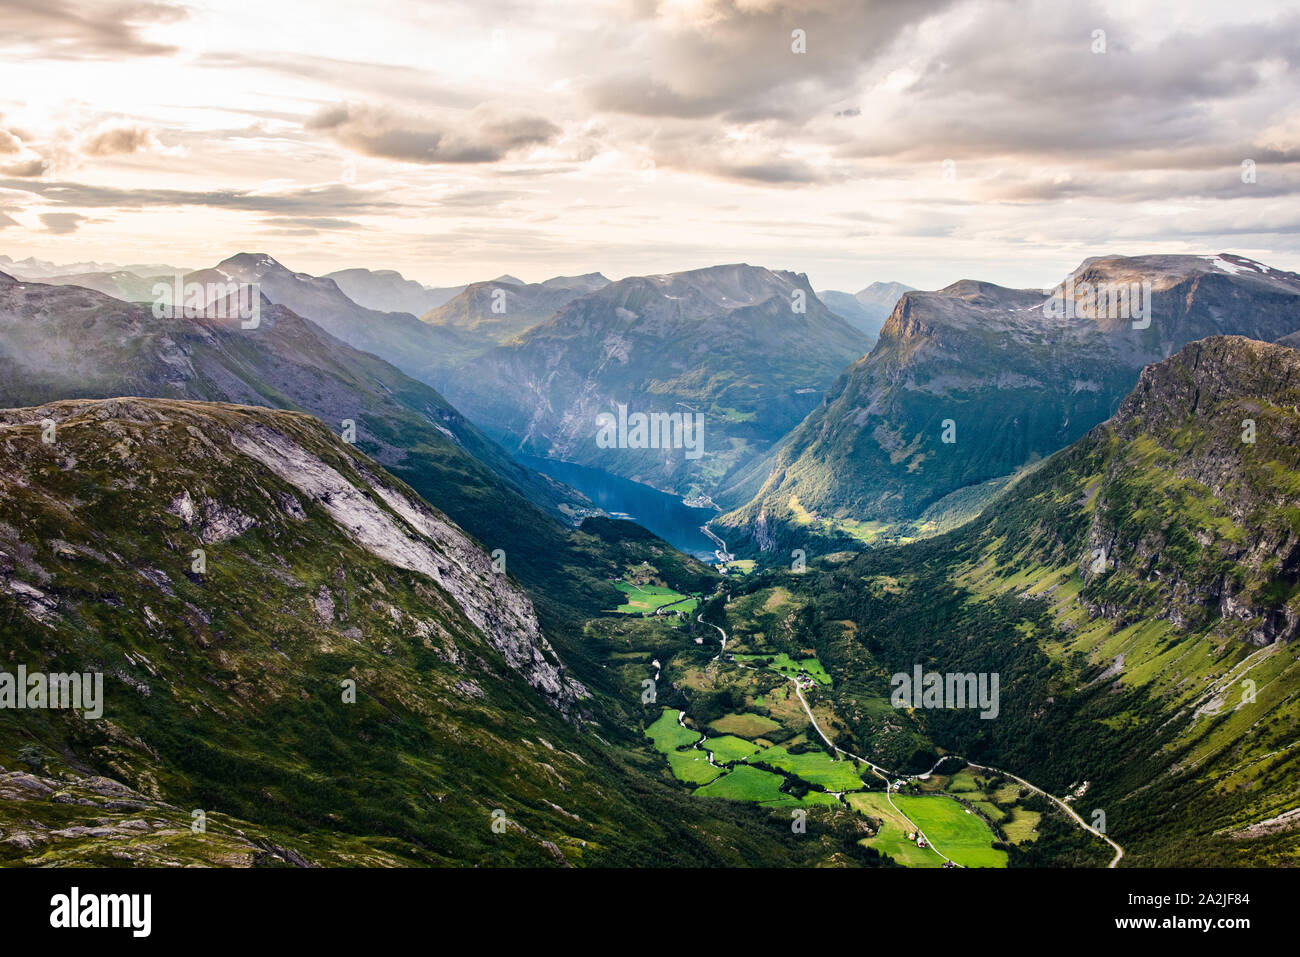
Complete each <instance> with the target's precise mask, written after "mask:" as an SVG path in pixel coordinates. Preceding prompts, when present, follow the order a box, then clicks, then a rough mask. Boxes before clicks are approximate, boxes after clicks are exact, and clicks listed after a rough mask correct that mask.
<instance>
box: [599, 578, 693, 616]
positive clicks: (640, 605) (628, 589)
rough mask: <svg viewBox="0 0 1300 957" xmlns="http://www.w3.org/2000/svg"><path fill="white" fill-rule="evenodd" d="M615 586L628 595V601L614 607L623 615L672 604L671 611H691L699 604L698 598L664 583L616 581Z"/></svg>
mask: <svg viewBox="0 0 1300 957" xmlns="http://www.w3.org/2000/svg"><path fill="white" fill-rule="evenodd" d="M614 587H615V588H617V589H618V590H619V591H621V592H622V593H623V594H624V595H626V596H627V601H626V602H625V603H623V604H622V605H619V606H618V607H617V608H615V609H614V611H616V612H618V613H619V614H623V615H644V614H650V613H652V612H654V611H655V610H656V609H658V608H662V607H664V606H665V605H672V608H671V609H669V610H670V611H685V612H691V611H694V610H695V608H696V606H697V605H699V601H697V600H696V599H694V598H687V597H686V596H685V595H683V594H681V592H675V591H673V590H672V589H671V588H664V587H663V586H662V585H632V584H629V583H628V582H616V583H615V584H614ZM679 603H680V604H679Z"/></svg>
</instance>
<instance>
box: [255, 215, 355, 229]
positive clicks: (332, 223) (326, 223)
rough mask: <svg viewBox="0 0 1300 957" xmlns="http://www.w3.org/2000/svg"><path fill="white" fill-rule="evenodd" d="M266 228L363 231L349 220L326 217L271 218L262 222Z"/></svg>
mask: <svg viewBox="0 0 1300 957" xmlns="http://www.w3.org/2000/svg"><path fill="white" fill-rule="evenodd" d="M263 222H264V223H266V225H268V226H282V227H286V228H288V227H296V231H301V230H311V231H313V232H315V231H318V230H334V229H364V228H365V227H364V226H362V225H361V224H360V223H354V222H353V221H352V220H350V219H334V218H331V217H328V216H273V217H271V218H270V219H265V220H263Z"/></svg>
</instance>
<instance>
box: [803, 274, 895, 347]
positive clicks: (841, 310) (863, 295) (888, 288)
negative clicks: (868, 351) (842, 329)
mask: <svg viewBox="0 0 1300 957" xmlns="http://www.w3.org/2000/svg"><path fill="white" fill-rule="evenodd" d="M911 291H912V287H911V286H905V285H903V284H902V283H901V282H873V283H872V284H871V285H869V286H867V287H866V288H865V289H860V290H858V292H856V293H847V292H838V291H836V290H834V289H828V290H824V291H822V292H819V293H817V295H818V296H819V297H821V300H822V302H824V303H826V307H827V308H828V309H830V310H831V312H833V313H835V314H836V315H838V316H841V317H842V318H844V319H847V320H848V321H849V323H850V324H851V325H852V326H854V327H855V328H857V329H860V330H861V331H862V332H864V333H866V334H867V336H868V341H869V342H870V343H871V345H873V346H874V345H875V344H876V339H877V338H879V336H880V329H881V327H882V326H884V324H885V320H886V319H888V318H889V314H890V313H891V312H893V311H894V306H895V305H896V304H897V303H898V300H899V299H900V298H901V297H902V295H903V293H905V292H911Z"/></svg>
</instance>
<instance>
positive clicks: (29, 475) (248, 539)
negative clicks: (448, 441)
mask: <svg viewBox="0 0 1300 957" xmlns="http://www.w3.org/2000/svg"><path fill="white" fill-rule="evenodd" d="M0 444H2V445H3V452H4V455H3V463H2V464H0V655H2V656H3V663H2V664H3V669H4V670H5V671H7V672H9V673H11V674H12V673H14V672H15V669H16V668H17V667H19V666H23V667H26V668H27V669H29V672H31V673H36V672H40V673H49V674H57V673H78V674H81V673H86V674H90V675H94V674H100V675H102V680H103V685H102V697H101V698H99V702H100V706H101V709H102V713H100V714H99V715H97V716H96V715H95V714H93V713H91V712H83V711H82V710H80V709H76V708H69V709H41V710H15V709H12V708H7V709H3V710H0V796H3V798H4V800H3V801H0V861H3V862H4V863H27V864H47V865H49V864H63V865H69V864H81V865H85V864H112V865H121V864H124V863H135V864H148V865H154V866H158V865H162V864H172V865H177V864H180V865H185V864H223V865H232V864H233V865H259V864H261V865H297V866H312V865H319V864H349V865H384V864H488V865H491V864H526V865H533V866H555V865H566V864H582V863H592V864H600V863H624V864H630V863H646V862H655V861H660V862H669V861H672V862H677V863H690V862H695V863H713V864H720V863H733V864H738V863H741V862H744V861H745V860H746V859H747V858H748V859H752V860H762V859H773V857H775V858H776V859H778V860H779V859H782V857H784V859H786V860H789V859H790V857H789V855H788V854H783V852H782V850H781V848H780V845H779V841H778V840H777V839H775V838H773V837H772V836H770V835H767V834H764V833H763V831H764V828H763V827H762V826H761V825H760V826H755V824H756V822H758V821H760V820H761V818H760V816H759V815H756V814H749V815H746V814H745V813H744V811H743V810H741V811H738V812H736V813H735V814H732V813H730V812H729V811H728V810H727V809H723V812H722V813H721V814H720V815H719V814H710V813H709V811H710V809H709V808H704V807H699V806H698V805H695V806H692V805H691V804H690V802H689V801H688V800H684V799H682V798H680V797H679V796H678V795H677V794H676V793H675V792H674V791H673V790H672V789H670V788H667V787H664V786H662V785H659V784H657V783H656V782H655V781H653V780H651V779H650V778H649V777H647V776H645V775H643V774H642V773H640V772H639V771H637V770H636V769H635V768H633V767H630V766H629V765H628V764H627V763H626V762H625V761H624V760H623V759H622V758H621V757H620V755H619V752H618V751H617V750H614V749H612V747H611V745H609V744H608V743H606V742H602V741H601V740H600V739H599V738H597V737H596V735H595V734H594V733H593V729H592V728H591V727H590V726H589V725H588V724H587V722H589V721H594V720H597V717H596V716H595V714H594V713H593V712H592V709H593V708H594V707H595V702H594V699H593V698H592V697H591V695H590V693H589V691H588V690H587V689H586V688H585V687H584V686H583V685H582V684H581V683H580V682H578V681H576V680H574V679H573V678H572V677H571V676H570V674H569V673H568V672H567V670H566V668H565V667H564V663H563V662H562V661H561V660H560V658H559V657H558V656H557V654H556V653H555V651H554V650H553V649H552V648H551V647H550V645H549V644H548V642H547V640H546V638H545V637H544V636H543V634H542V631H541V627H540V626H539V623H538V619H537V616H536V615H535V613H534V611H533V606H532V603H531V602H530V600H529V599H528V597H527V596H526V595H525V593H524V592H523V591H522V590H521V589H520V588H519V587H518V586H517V585H516V584H515V583H514V582H513V581H512V580H511V578H510V576H508V575H507V574H502V573H501V572H499V571H498V570H497V568H496V567H495V565H494V562H493V560H492V559H491V558H490V557H489V556H488V555H487V554H486V553H485V552H484V551H483V550H482V549H481V548H480V547H479V546H478V545H477V544H476V543H474V542H473V541H472V540H470V539H469V537H468V536H466V535H465V534H464V533H463V532H462V531H461V530H460V529H459V528H458V527H456V526H455V525H454V524H453V523H452V522H451V521H450V520H448V519H447V518H446V516H445V515H443V514H442V513H441V512H439V511H437V510H436V509H434V508H432V507H430V506H429V505H428V504H426V503H425V502H424V501H422V500H421V499H420V498H419V497H418V496H417V495H416V494H415V492H414V491H413V490H412V489H411V488H410V487H409V486H407V485H405V484H404V483H403V482H401V481H400V480H398V479H396V478H394V477H393V476H391V475H388V474H387V473H385V472H384V471H383V470H382V468H380V466H379V465H378V464H377V463H375V462H374V461H372V460H370V459H368V458H367V457H365V456H364V455H362V454H360V453H359V452H357V451H356V450H355V449H354V448H353V447H351V446H349V445H347V444H346V443H344V442H342V441H341V440H340V439H339V438H338V437H337V436H336V435H335V434H333V433H332V432H331V431H330V430H329V429H327V428H326V427H325V426H323V425H322V424H321V423H320V422H319V421H317V420H315V419H313V418H311V417H309V416H306V415H303V414H300V413H294V412H284V411H275V410H269V409H264V408H255V407H248V406H234V405H226V404H216V403H202V402H190V401H176V400H156V399H135V398H130V399H109V400H94V401H88V400H72V401H64V402H56V403H52V404H49V405H44V406H40V407H36V408H28V409H11V410H5V411H4V412H3V413H0ZM600 733H601V734H602V736H609V737H613V736H615V734H616V732H614V731H611V730H605V731H602V732H600Z"/></svg>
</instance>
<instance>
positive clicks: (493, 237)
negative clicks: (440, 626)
mask: <svg viewBox="0 0 1300 957" xmlns="http://www.w3.org/2000/svg"><path fill="white" fill-rule="evenodd" d="M1298 192H1300V8H1298V7H1297V5H1296V4H1295V3H1294V2H1290V3H1287V2H1276V3H1271V2H1254V0H1252V2H1250V3H1237V4H1225V3H1222V2H1220V0H1215V2H1209V3H1203V2H1195V0H1189V2H1143V0H1125V2H1118V3H1100V2H1067V3H1062V2H1059V0H1057V2H1043V3H1035V2H1013V0H1007V2H1003V0H965V2H962V0H955V2H952V0H908V2H875V0H870V2H857V3H854V2H847V0H799V2H775V0H662V2H655V0H608V2H605V0H583V2H572V3H571V2H567V0H535V2H532V3H523V2H515V0H470V2H464V3H462V2H438V3H416V2H405V3H403V2H395V0H394V2H388V3H385V4H383V5H382V8H381V5H378V4H372V5H369V6H365V5H361V4H357V3H355V2H339V0H313V2H311V3H307V2H303V0H292V2H286V0H257V2H235V0H220V2H192V3H184V4H182V3H173V2H170V0H121V2H104V0H98V2H95V0H91V2H83V0H0V254H6V255H9V256H11V257H12V258H14V259H21V258H25V257H27V256H36V257H37V258H40V259H47V260H53V261H55V262H79V261H97V262H108V263H117V264H125V263H137V262H148V263H170V264H173V265H176V266H184V267H188V268H198V267H203V266H208V265H212V264H214V263H216V262H217V261H219V260H221V259H224V258H226V257H227V256H229V255H232V254H234V253H236V252H240V251H247V252H265V253H269V254H270V255H272V256H273V257H274V258H276V259H277V260H279V261H280V262H282V263H284V264H285V265H287V266H289V267H290V268H292V269H296V270H302V271H306V272H312V273H316V274H320V273H324V272H329V271H331V270H334V269H341V268H348V267H357V266H361V267H368V268H371V269H397V270H399V271H401V272H402V273H403V274H405V275H406V276H408V277H410V278H414V279H418V280H419V281H421V282H424V283H427V284H430V285H454V284H460V283H464V282H467V281H474V280H479V279H487V278H491V277H493V276H497V275H500V274H502V273H510V274H513V275H516V276H519V277H521V278H523V279H525V280H527V281H540V280H542V279H545V278H547V277H549V276H554V275H573V274H581V273H587V272H593V271H597V270H599V271H601V272H604V273H605V274H606V275H607V276H609V277H610V278H615V279H617V278H621V277H622V276H627V275H643V274H653V273H662V272H671V271H675V270H680V269H691V268H697V267H701V266H707V265H712V264H716V263H725V262H748V263H752V264H754V265H762V266H768V267H770V268H780V269H791V270H795V271H797V272H803V273H807V274H808V275H809V277H810V279H811V280H812V282H813V285H814V287H815V288H817V289H843V290H849V291H856V290H857V289H860V288H862V287H863V286H865V285H866V284H867V283H869V282H872V281H900V282H905V283H908V284H909V285H912V286H915V287H918V288H938V287H940V286H943V285H946V284H948V283H950V282H953V281H955V280H957V279H961V278H978V279H984V280H989V281H993V282H998V283H1002V284H1004V285H1011V286H1023V287H1046V286H1049V285H1051V284H1053V283H1055V282H1057V281H1059V280H1060V279H1061V278H1062V277H1063V276H1064V275H1065V274H1066V273H1068V272H1069V271H1070V270H1071V269H1073V268H1074V267H1075V266H1077V265H1078V264H1079V263H1080V262H1081V261H1082V260H1084V259H1085V258H1088V257H1092V256H1100V255H1110V254H1126V255H1133V254H1140V253H1154V252H1160V253H1180V252H1187V253H1198V254H1204V253H1219V252H1236V253H1240V254H1242V255H1245V256H1248V257H1250V258H1253V259H1257V260H1260V261H1262V262H1265V263H1267V264H1269V265H1272V266H1276V267H1279V268H1285V269H1293V270H1300V203H1297V201H1296V200H1297V193H1298Z"/></svg>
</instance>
